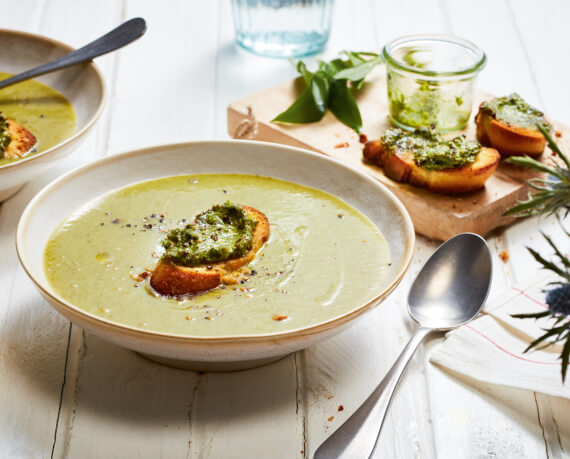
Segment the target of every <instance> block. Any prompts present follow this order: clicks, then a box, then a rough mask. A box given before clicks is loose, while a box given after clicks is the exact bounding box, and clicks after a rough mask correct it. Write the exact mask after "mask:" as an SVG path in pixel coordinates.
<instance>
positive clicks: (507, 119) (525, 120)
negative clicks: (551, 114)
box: [481, 92, 552, 131]
mask: <svg viewBox="0 0 570 459" xmlns="http://www.w3.org/2000/svg"><path fill="white" fill-rule="evenodd" d="M481 110H483V111H484V112H487V113H488V114H489V115H491V116H493V117H494V118H495V119H497V120H499V121H502V122H504V123H506V124H509V125H511V126H520V127H523V128H527V129H538V128H537V126H541V127H543V128H544V129H546V130H547V131H550V130H551V129H552V126H551V125H550V124H549V123H548V122H547V121H546V120H545V119H544V113H542V112H541V111H540V110H538V109H536V108H534V107H532V106H531V105H529V104H528V103H527V102H526V101H525V100H524V99H523V98H522V97H521V96H519V95H518V94H517V93H516V92H514V93H512V94H509V95H508V96H503V97H495V98H494V99H492V100H489V101H485V102H483V103H482V104H481Z"/></svg>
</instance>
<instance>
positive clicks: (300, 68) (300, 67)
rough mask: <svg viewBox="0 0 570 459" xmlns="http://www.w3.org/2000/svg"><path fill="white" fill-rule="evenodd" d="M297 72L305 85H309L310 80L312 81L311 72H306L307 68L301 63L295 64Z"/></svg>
mask: <svg viewBox="0 0 570 459" xmlns="http://www.w3.org/2000/svg"><path fill="white" fill-rule="evenodd" d="M297 72H299V74H300V75H301V76H302V77H303V80H305V84H307V85H310V84H311V80H312V79H313V72H309V70H307V66H306V65H305V63H304V62H303V61H299V62H297Z"/></svg>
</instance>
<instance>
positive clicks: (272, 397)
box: [191, 356, 305, 459]
mask: <svg viewBox="0 0 570 459" xmlns="http://www.w3.org/2000/svg"><path fill="white" fill-rule="evenodd" d="M296 388H297V368H296V362H295V358H294V357H293V356H289V357H287V358H285V359H282V360H280V361H279V362H276V363H274V364H271V365H268V366H265V367H261V368H257V369H253V370H248V371H240V372H235V373H227V374H216V373H206V374H204V375H200V376H199V383H198V389H197V393H196V399H195V401H194V403H193V405H192V414H191V417H192V438H191V454H192V457H200V458H219V457H244V458H246V457H271V458H275V459H287V458H293V457H304V454H305V453H304V444H303V435H302V424H301V423H298V422H296V419H297V415H299V416H302V413H301V412H299V407H298V406H297V403H296Z"/></svg>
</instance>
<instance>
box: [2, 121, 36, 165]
mask: <svg viewBox="0 0 570 459" xmlns="http://www.w3.org/2000/svg"><path fill="white" fill-rule="evenodd" d="M7 121H8V134H10V138H11V140H10V143H9V144H8V146H7V147H6V150H5V151H4V158H11V159H18V158H22V157H23V156H25V155H27V154H28V153H29V152H30V151H31V150H32V149H33V148H34V146H35V145H36V143H37V139H36V137H35V136H34V134H32V133H31V132H30V131H28V130H27V129H26V128H25V127H24V126H22V125H20V124H18V123H16V122H15V121H13V120H7Z"/></svg>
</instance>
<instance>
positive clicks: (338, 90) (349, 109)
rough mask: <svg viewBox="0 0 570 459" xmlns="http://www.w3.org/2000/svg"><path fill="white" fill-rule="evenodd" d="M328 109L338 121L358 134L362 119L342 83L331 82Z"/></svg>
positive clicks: (346, 87) (350, 92)
mask: <svg viewBox="0 0 570 459" xmlns="http://www.w3.org/2000/svg"><path fill="white" fill-rule="evenodd" d="M329 108H330V110H331V112H333V113H334V115H335V116H336V117H337V118H338V120H339V121H340V122H342V123H344V124H346V125H347V126H348V127H349V128H352V129H354V130H355V131H356V132H357V133H359V134H360V131H361V130H362V118H361V116H360V110H359V109H358V105H357V104H356V100H355V99H354V96H353V95H352V91H351V90H350V88H349V87H348V86H347V85H346V83H345V82H344V81H333V82H332V84H331V88H330V99H329Z"/></svg>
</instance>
